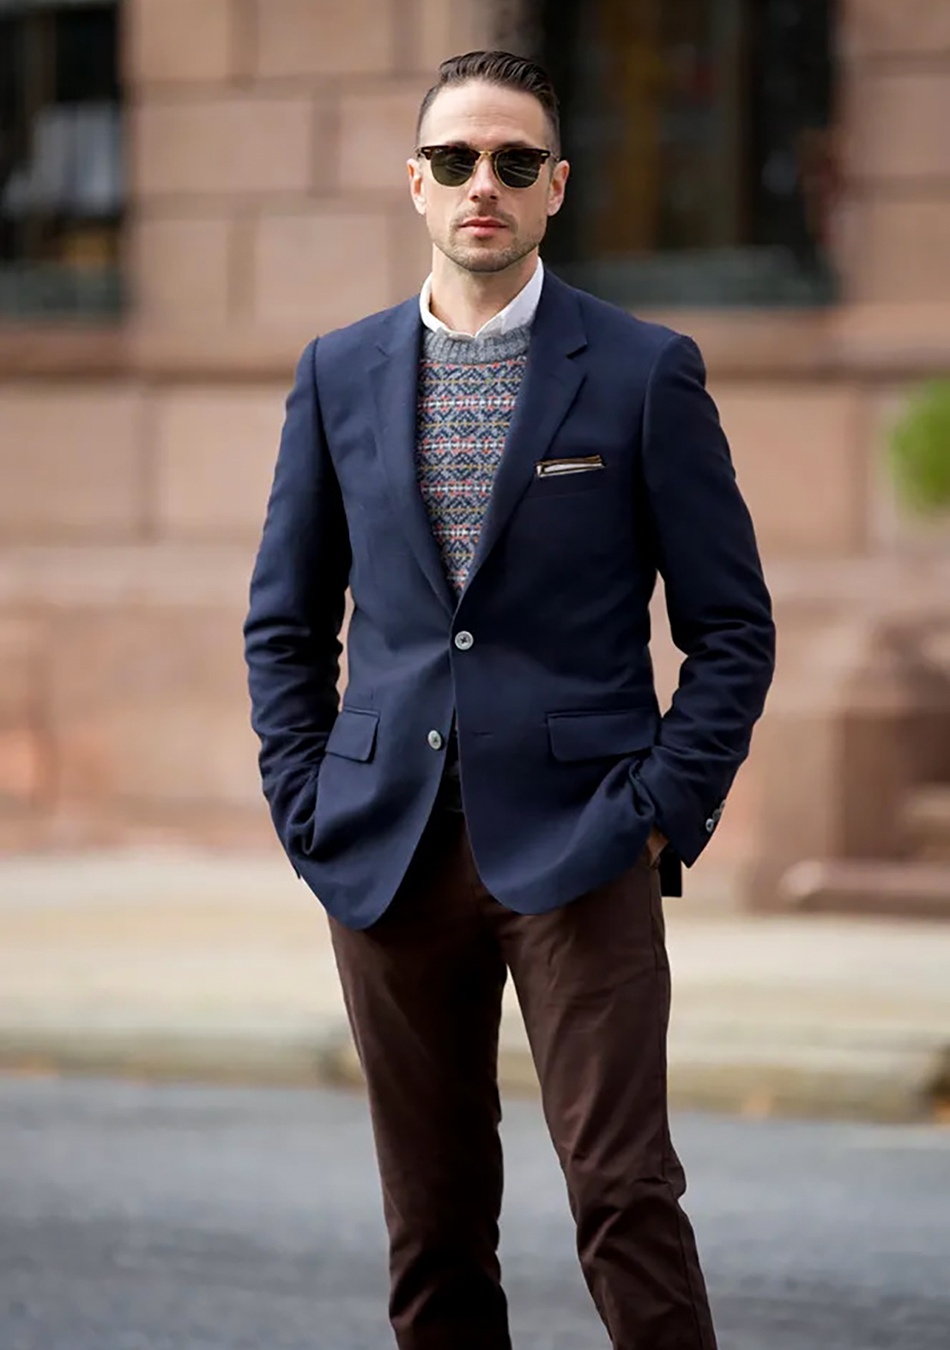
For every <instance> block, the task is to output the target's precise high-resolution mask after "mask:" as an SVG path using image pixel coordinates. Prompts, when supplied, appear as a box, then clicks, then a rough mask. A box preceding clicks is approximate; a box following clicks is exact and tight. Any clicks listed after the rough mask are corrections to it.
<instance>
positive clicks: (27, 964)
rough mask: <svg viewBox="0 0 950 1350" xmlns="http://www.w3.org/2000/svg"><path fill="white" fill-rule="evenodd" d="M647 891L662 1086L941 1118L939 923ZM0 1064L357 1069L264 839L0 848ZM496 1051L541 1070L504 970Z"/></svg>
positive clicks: (283, 869)
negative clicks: (240, 849) (658, 937)
mask: <svg viewBox="0 0 950 1350" xmlns="http://www.w3.org/2000/svg"><path fill="white" fill-rule="evenodd" d="M692 880H693V879H692V878H690V877H687V887H689V888H690V893H689V894H688V895H687V897H686V898H685V899H684V900H680V899H675V898H667V899H665V900H664V910H665V914H666V922H667V944H668V949H669V953H670V962H671V966H672V972H673V1014H672V1019H671V1026H670V1037H669V1077H670V1099H671V1102H672V1104H673V1105H674V1106H675V1107H685V1108H698V1109H712V1110H723V1111H729V1112H738V1113H741V1114H744V1115H751V1116H768V1115H789V1116H815V1117H819V1116H827V1117H838V1118H850V1119H867V1120H881V1121H895V1122H898V1121H924V1120H937V1121H943V1122H950V924H947V923H940V922H936V921H931V922H927V921H918V920H910V919H908V920H900V919H882V918H856V917H844V918H838V917H834V916H830V915H810V916H806V915H775V914H770V915H749V914H744V913H741V912H737V911H736V910H735V908H734V907H732V906H731V905H730V904H729V903H728V897H726V898H725V899H724V898H723V895H722V894H721V892H717V891H716V888H715V887H710V886H709V885H708V884H706V886H705V889H704V888H703V885H702V884H699V883H695V884H694V885H693V886H691V884H690V883H691V881H692ZM0 1070H5V1071H8V1072H9V1071H15V1072H20V1073H31V1072H35V1073H46V1072H65V1073H91V1074H108V1075H122V1076H131V1077H138V1078H148V1079H153V1078H171V1079H194V1080H202V1081H217V1082H237V1083H248V1084H256V1085H274V1086H277V1085H302V1084H306V1085H314V1084H321V1085H340V1084H358V1083H359V1081H360V1079H359V1066H358V1064H357V1061H356V1057H355V1054H354V1052H353V1048H352V1043H351V1040H350V1036H349V1032H348V1029H347V1025H346V1019H345V1015H344V1011H343V1004H342V998H341V994H340V988H339V984H338V981H337V977H336V971H335V968H334V964H333V957H332V952H331V949H330V943H329V935H328V931H327V924H326V920H325V917H324V915H323V911H322V910H321V908H320V906H319V904H318V902H317V901H316V900H315V899H314V897H313V896H312V895H311V894H310V892H309V891H308V890H307V889H306V887H305V886H304V884H303V883H302V882H300V881H298V880H297V879H296V877H295V876H294V875H293V872H292V871H291V869H290V867H289V866H288V865H287V863H286V862H285V861H284V860H283V858H282V857H280V856H278V855H270V854H254V855H247V856H235V855H233V854H232V855H216V854H213V853H198V852H183V851H151V852H149V851H144V852H123V853H114V854H107V853H104V854H80V855H63V854H58V855H46V856H37V857H13V858H7V859H2V860H0ZM499 1072H500V1077H501V1082H502V1086H503V1089H504V1090H506V1091H507V1092H509V1093H519V1092H520V1093H533V1092H536V1091H537V1083H536V1079H535V1075H534V1069H533V1066H532V1064H531V1058H530V1054H529V1052H528V1047H527V1042H526V1039H525V1034H524V1028H523V1025H522V1023H521V1020H520V1016H519V1013H518V1008H517V1004H516V1002H515V1000H514V997H513V995H512V993H511V990H510V988H509V990H508V993H507V997H506V1005H505V1014H504V1020H503V1026H502V1035H501V1049H500V1059H499Z"/></svg>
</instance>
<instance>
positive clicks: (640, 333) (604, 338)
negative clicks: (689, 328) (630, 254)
mask: <svg viewBox="0 0 950 1350" xmlns="http://www.w3.org/2000/svg"><path fill="white" fill-rule="evenodd" d="M558 280H559V281H560V278H558ZM560 284H561V285H562V286H564V287H565V288H566V289H567V290H568V291H570V292H571V293H572V294H573V295H574V297H575V299H576V301H577V304H578V306H579V308H580V312H581V317H582V319H583V323H584V327H585V329H586V331H587V335H588V339H589V340H590V341H592V342H594V343H595V344H605V345H607V346H609V347H610V348H611V349H612V350H616V349H617V348H618V347H620V348H621V349H626V351H627V352H629V353H630V354H631V355H634V356H637V357H638V358H640V360H644V361H648V362H650V363H651V364H652V362H653V361H654V360H655V359H656V357H657V356H659V354H660V352H662V351H663V350H664V349H665V348H667V347H669V346H670V345H671V344H672V343H674V342H676V341H677V340H678V339H680V338H684V337H688V335H687V334H685V333H680V332H677V330H676V329H675V328H668V327H667V326H666V325H665V324H662V323H651V322H650V321H649V320H647V319H640V318H638V317H637V315H636V314H632V313H631V312H630V310H628V309H624V308H623V307H622V306H621V305H617V304H614V303H612V302H611V301H609V300H601V299H600V297H599V296H596V295H591V293H590V291H582V290H580V289H579V288H578V287H576V286H570V285H568V283H566V282H564V281H561V283H560Z"/></svg>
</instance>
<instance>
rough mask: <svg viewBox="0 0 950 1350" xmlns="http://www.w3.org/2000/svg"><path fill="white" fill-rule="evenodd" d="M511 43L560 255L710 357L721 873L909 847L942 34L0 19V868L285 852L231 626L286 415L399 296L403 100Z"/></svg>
mask: <svg viewBox="0 0 950 1350" xmlns="http://www.w3.org/2000/svg"><path fill="white" fill-rule="evenodd" d="M495 43H502V44H509V45H513V46H515V47H520V49H523V50H525V51H531V52H536V53H537V54H539V55H540V56H541V57H542V58H543V59H544V60H545V61H546V62H547V63H548V64H549V65H550V67H551V68H552V70H553V71H554V73H555V76H556V78H557V80H558V83H559V87H560V88H561V89H562V93H563V103H564V123H565V138H566V146H567V154H568V156H569V157H570V158H571V159H572V163H573V165H574V168H573V174H574V184H573V189H574V195H573V198H571V202H570V210H569V211H566V212H565V217H564V220H563V221H558V222H557V229H556V231H552V236H551V240H550V248H549V249H546V253H545V256H546V258H548V260H549V262H550V264H551V265H552V266H553V267H554V268H555V269H556V270H558V271H560V272H561V273H562V274H563V275H565V276H566V277H568V279H572V280H576V281H577V282H578V284H581V285H585V286H588V287H589V288H590V289H593V290H597V291H599V292H600V293H601V294H604V295H606V296H607V297H608V298H613V299H615V300H617V301H618V302H619V303H622V304H625V305H628V306H629V307H631V308H635V309H636V310H637V312H640V313H642V314H644V315H646V316H648V317H658V318H660V319H662V320H664V321H666V322H669V323H671V324H673V325H674V326H676V327H678V328H680V329H682V330H684V331H687V332H689V333H691V334H692V335H693V336H695V337H696V338H697V340H698V341H699V343H700V345H701V346H702V349H703V351H704V354H705V356H706V360H707V365H708V369H709V376H710V384H711V388H712V389H713V392H714V394H715V396H716V398H717V401H718V403H719V406H720V409H721V413H722V417H723V421H724V424H725V427H726V430H727V432H728V434H729V437H730V440H731V444H732V447H733V453H734V458H735V462H736V465H737V470H738V474H739V479H740V483H741V485H742V487H743V489H744V492H745V494H746V496H747V498H748V500H749V502H750V505H751V507H752V510H753V513H754V516H755V520H756V523H757V528H758V533H759V538H760V543H761V547H762V551H763V555H764V558H765V562H766V567H767V571H768V574H769V579H770V583H771V585H772V589H773V593H774V596H775V601H776V611H777V617H778V620H779V625H780V663H779V672H778V675H777V678H776V683H775V687H774V689H773V694H772V697H771V698H770V702H769V708H768V710H767V713H766V716H765V719H764V721H763V723H762V725H761V726H760V728H759V732H758V734H757V737H756V742H755V746H754V750H753V754H752V757H751V758H750V761H749V763H748V764H747V765H746V766H745V767H744V768H743V770H742V771H741V773H740V775H739V778H738V780H737V782H736V785H735V788H734V790H733V792H732V793H731V794H730V799H729V805H728V807H727V810H726V813H725V815H724V817H723V823H722V826H721V828H720V830H719V831H718V832H717V837H716V840H715V842H714V843H713V844H712V845H711V846H710V848H709V850H708V853H707V855H706V856H705V857H704V859H703V862H702V863H701V865H700V868H702V869H703V874H704V875H706V876H707V877H712V876H713V875H714V874H716V873H717V869H718V870H719V872H721V873H722V874H723V875H728V876H729V877H730V878H734V877H735V876H736V874H737V873H736V869H738V875H739V877H740V878H741V880H742V882H743V885H744V889H742V890H741V893H742V894H744V895H745V896H747V897H748V898H751V900H752V901H753V902H754V903H759V904H762V903H775V902H782V901H783V897H784V900H785V901H788V900H789V899H790V898H791V897H792V893H793V892H794V891H795V886H797V887H798V892H796V893H801V894H804V893H805V892H807V891H809V887H811V891H812V892H813V891H814V890H815V886H816V885H817V887H818V889H819V890H821V888H822V886H824V887H825V890H827V889H828V886H829V885H831V886H832V889H833V887H834V884H836V883H835V879H834V875H832V876H831V881H830V882H829V879H828V874H827V872H823V873H821V874H820V877H819V881H818V882H817V883H816V882H815V876H816V875H817V874H816V873H815V871H814V868H813V871H812V873H811V874H808V875H806V874H804V873H802V871H801V869H800V868H799V871H798V873H796V874H795V875H796V876H797V878H798V880H797V881H796V882H795V885H791V883H789V882H788V878H787V876H786V873H787V869H788V868H789V867H790V866H791V865H792V864H795V863H796V862H799V861H800V860H803V859H805V860H807V859H813V860H814V859H817V860H820V859H828V858H830V859H842V858H844V859H848V858H850V859H857V860H860V859H861V858H865V857H867V858H875V857H876V858H879V859H880V858H891V859H893V860H901V859H904V860H906V859H908V858H909V857H911V856H912V855H913V853H914V850H915V849H919V845H920V840H919V838H916V837H915V836H914V834H913V830H912V828H911V824H910V823H909V820H908V815H907V811H906V809H905V808H906V804H907V801H908V800H909V797H908V794H911V795H912V794H913V791H914V789H915V787H916V786H917V785H918V784H919V783H920V782H922V781H929V780H934V779H936V780H941V779H943V780H950V762H948V761H947V760H945V759H944V758H943V754H944V751H945V750H946V717H945V712H946V706H947V705H946V700H945V699H944V693H943V689H944V685H943V684H942V683H941V676H940V673H939V668H940V661H941V659H942V658H939V653H938V655H933V651H931V657H932V660H931V659H930V657H928V658H927V660H925V661H924V662H923V665H921V660H920V659H918V658H919V651H918V650H917V648H918V647H919V645H920V644H919V641H918V638H916V637H913V635H911V637H908V635H907V632H906V631H905V630H907V628H908V625H910V626H911V627H912V626H913V623H912V621H916V620H921V621H926V625H927V626H928V629H927V631H928V634H930V637H929V638H928V641H930V642H931V648H932V649H933V650H935V649H936V646H939V643H936V642H935V640H931V639H932V638H933V633H934V632H935V631H936V632H937V634H938V636H939V629H940V616H941V614H942V611H943V609H945V608H946V607H947V603H948V602H947V600H946V597H947V596H948V595H950V586H948V585H947V581H948V579H950V572H948V567H950V562H948V559H947V557H946V553H950V550H946V552H945V551H943V550H942V545H941V540H940V539H939V538H936V539H933V538H931V537H930V536H929V535H926V536H924V534H923V533H922V531H921V530H920V529H919V528H918V527H917V526H915V525H914V523H913V522H911V521H908V520H905V519H904V518H902V517H901V515H900V513H899V512H898V511H897V509H896V508H895V506H894V505H893V503H892V500H891V493H890V489H889V485H888V482H887V479H886V475H884V474H883V473H882V471H881V444H882V439H883V435H884V431H885V429H886V426H887V423H888V419H889V418H890V417H891V416H892V414H893V410H894V408H895V407H897V406H898V405H899V403H900V400H901V398H902V396H903V394H904V391H905V390H906V389H907V388H909V387H910V386H912V385H913V384H914V383H915V382H916V381H917V380H919V379H920V378H921V377H922V376H925V375H930V374H934V373H939V372H945V371H947V369H948V367H950V137H948V135H947V127H948V125H950V5H948V3H947V0H902V2H901V3H900V4H896V3H894V0H839V2H838V3H834V0H808V2H807V3H805V0H768V3H764V2H763V3H762V4H750V3H747V2H746V0H683V3H682V4H677V5H675V6H670V5H668V4H664V3H661V0H587V3H580V0H577V3H566V2H565V0H561V2H560V3H555V2H554V0H548V2H547V3H541V2H539V3H531V2H530V0H522V3H508V4H503V3H491V0H455V2H454V3H450V0H347V3H345V4H344V3H341V0H119V3H107V2H106V0H0V848H3V849H7V850H16V849H34V848H60V847H70V848H72V847H84V846H90V845H103V844H105V845H120V844H121V845H125V844H130V843H132V844H137V843H151V842H158V841H169V840H171V841H194V842H199V843H206V844H218V845H226V846H229V847H257V846H262V845H263V846H272V841H271V835H270V827H269V822H268V820H267V817H266V811H265V809H264V807H263V803H262V800H261V798H260V794H259V788H258V780H257V772H256V762H255V750H256V743H255V742H254V740H253V738H252V736H251V733H250V731H249V729H248V725H247V700H246V694H245V684H244V669H243V663H242V657H241V635H240V624H241V619H242V617H243V610H244V605H245V598H246V586H247V579H248V574H249V569H250V564H251V560H252V557H253V552H254V548H255V544H256V541H257V538H258V535H259V530H260V525H261V521H262V515H263V507H264V502H265V499H266V494H267V490H268V485H269V480H270V474H271V471H272V467H273V461H274V455H275V451H276V440H277V434H278V431H279V425H280V420H281V413H282V403H283V398H284V396H285V393H286V390H287V387H288V382H289V379H290V376H291V373H292V369H293V365H294V362H295V360H296V357H297V356H298V354H299V352H300V350H301V348H302V346H303V345H304V343H305V342H306V341H307V340H308V339H309V338H310V337H311V336H312V335H313V334H314V333H317V332H321V331H326V330H327V329H329V328H331V327H334V326H337V325H339V324H342V323H346V322H348V321H349V320H351V319H354V318H356V317H358V316H360V315H362V314H364V313H367V312H369V311H371V310H375V309H378V308H381V307H383V306H385V305H389V304H392V303H394V302H396V301H398V300H400V299H402V298H404V297H406V296H408V295H410V294H412V293H413V292H414V291H415V290H416V289H417V288H418V285H419V283H420V281H421V279H422V277H423V276H424V275H425V272H426V270H427V252H428V249H427V241H426V240H425V237H424V232H423V230H422V228H421V226H420V223H419V222H418V220H417V218H416V216H415V215H414V213H413V212H412V211H411V209H410V207H409V204H408V199H407V195H406V189H405V176H406V175H405V168H404V162H405V158H406V155H407V153H409V152H410V151H411V149H412V133H413V124H414V119H415V114H416V110H417V107H418V102H419V99H420V96H421V94H422V92H423V91H424V89H425V88H426V87H427V86H428V84H429V83H431V82H432V78H433V76H434V72H435V69H436V67H437V65H438V63H439V61H440V60H441V59H442V58H444V57H445V56H446V55H449V54H451V53H452V52H455V51H460V50H467V49H469V48H471V47H474V46H483V45H494V44H495ZM120 147H121V148H120ZM657 627H658V639H657V666H658V673H659V677H660V681H661V683H662V685H663V687H664V689H666V690H667V691H668V690H669V688H670V687H671V685H672V682H673V680H674V678H675V669H676V653H675V651H673V649H672V648H671V646H670V644H669V642H668V640H667V639H666V637H665V635H664V631H663V630H664V621H663V614H662V601H661V597H658V601H657ZM908 642H916V643H917V647H915V648H914V656H913V659H911V658H908V656H907V644H908ZM928 661H930V664H928ZM944 664H946V663H945V662H944ZM928 718H929V719H930V720H928ZM909 746H911V747H913V748H912V750H909V749H908V747H909ZM931 796H933V794H931ZM919 805H920V803H919V802H918V806H919ZM932 805H933V801H932V800H931V806H932ZM921 809H923V808H921ZM918 814H919V812H918ZM937 814H938V815H939V811H938V812H937ZM915 838H916V842H915ZM932 842H933V841H932V840H931V844H932ZM933 847H936V849H937V852H938V853H939V846H937V845H934V846H933ZM700 868H697V884H698V877H699V874H700ZM809 875H810V876H811V881H809V879H808V876H809ZM902 875H904V874H902ZM783 878H784V880H783ZM839 881H840V877H839ZM892 881H893V878H892ZM889 884H890V883H889ZM901 884H903V883H902V882H901V880H900V878H898V879H897V880H896V881H893V885H894V886H896V887H897V890H898V891H899V890H900V886H901ZM790 885H791V889H790ZM740 889H741V888H740ZM839 889H840V888H839ZM892 889H893V887H892ZM895 893H896V892H895Z"/></svg>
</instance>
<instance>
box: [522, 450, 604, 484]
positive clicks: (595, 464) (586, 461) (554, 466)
mask: <svg viewBox="0 0 950 1350" xmlns="http://www.w3.org/2000/svg"><path fill="white" fill-rule="evenodd" d="M605 467H606V465H605V464H604V461H603V457H602V456H601V455H584V456H583V457H582V458H580V459H541V460H538V462H537V463H536V464H535V466H534V471H535V473H536V474H537V476H538V477H539V478H548V477H551V478H553V477H555V476H556V475H559V474H565V473H587V472H588V470H590V469H603V468H605Z"/></svg>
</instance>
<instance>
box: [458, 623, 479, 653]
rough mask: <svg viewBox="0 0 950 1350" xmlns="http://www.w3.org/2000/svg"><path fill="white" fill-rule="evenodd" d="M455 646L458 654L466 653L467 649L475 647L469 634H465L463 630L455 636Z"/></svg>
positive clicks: (473, 640)
mask: <svg viewBox="0 0 950 1350" xmlns="http://www.w3.org/2000/svg"><path fill="white" fill-rule="evenodd" d="M455 645H456V647H458V649H459V651H460V652H467V651H468V649H469V647H473V646H474V645H475V639H474V638H473V637H472V635H471V633H466V632H465V630H464V628H463V629H462V631H461V633H456V634H455Z"/></svg>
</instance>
